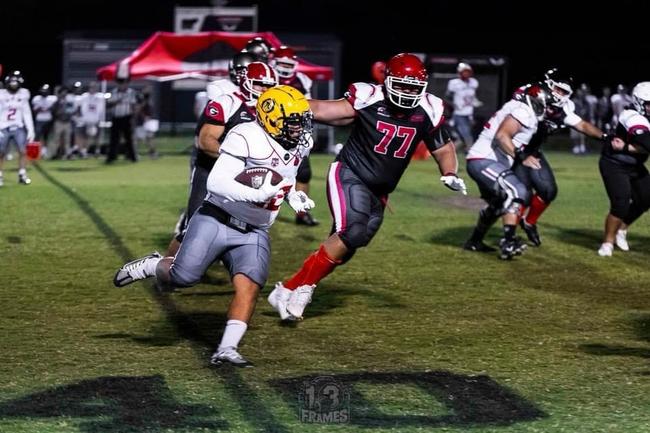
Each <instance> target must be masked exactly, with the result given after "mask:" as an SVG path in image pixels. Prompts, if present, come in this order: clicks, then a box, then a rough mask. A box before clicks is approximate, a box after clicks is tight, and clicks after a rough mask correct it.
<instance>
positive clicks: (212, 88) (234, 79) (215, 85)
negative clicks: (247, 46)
mask: <svg viewBox="0 0 650 433" xmlns="http://www.w3.org/2000/svg"><path fill="white" fill-rule="evenodd" d="M255 61H257V60H256V58H255V56H254V55H253V54H251V53H249V52H248V51H246V50H242V51H240V52H239V53H237V54H235V55H234V56H233V58H232V59H230V62H229V63H228V73H229V75H230V79H222V80H215V81H212V82H210V83H208V85H207V89H206V90H207V93H206V97H207V98H208V100H210V99H212V100H215V99H216V98H217V97H218V96H219V95H227V94H231V93H233V92H237V91H238V90H239V87H240V86H241V83H242V80H244V79H245V78H246V68H247V67H248V65H250V64H251V63H253V62H255ZM205 103H207V101H206V102H205ZM205 103H204V104H203V106H202V107H201V109H203V107H205Z"/></svg>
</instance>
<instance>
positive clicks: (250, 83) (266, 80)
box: [240, 62, 278, 100]
mask: <svg viewBox="0 0 650 433" xmlns="http://www.w3.org/2000/svg"><path fill="white" fill-rule="evenodd" d="M277 85H278V76H277V74H276V73H275V71H274V70H273V68H272V67H270V66H269V65H267V64H266V63H262V62H253V63H249V65H248V67H247V68H246V77H245V78H244V79H243V80H242V82H241V85H240V88H241V89H242V92H243V93H244V96H246V98H248V99H249V100H251V99H257V97H258V96H260V95H261V94H262V93H264V91H265V90H267V89H268V88H269V87H275V86H277ZM255 86H262V87H264V88H263V89H256V88H255Z"/></svg>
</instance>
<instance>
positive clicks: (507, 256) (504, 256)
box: [499, 238, 521, 260]
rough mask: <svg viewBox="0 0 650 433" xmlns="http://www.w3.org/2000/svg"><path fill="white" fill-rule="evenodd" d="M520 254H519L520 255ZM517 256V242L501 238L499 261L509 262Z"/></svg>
mask: <svg viewBox="0 0 650 433" xmlns="http://www.w3.org/2000/svg"><path fill="white" fill-rule="evenodd" d="M520 254H521V253H520ZM516 255H517V242H516V240H514V239H512V240H508V239H506V238H501V240H500V241H499V258H500V259H501V260H511V259H512V258H513V257H514V256H516Z"/></svg>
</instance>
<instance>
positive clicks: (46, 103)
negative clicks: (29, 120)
mask: <svg viewBox="0 0 650 433" xmlns="http://www.w3.org/2000/svg"><path fill="white" fill-rule="evenodd" d="M56 99H57V98H56V96H54V95H47V96H43V95H36V96H34V97H33V98H32V109H33V110H34V113H36V115H35V116H34V118H35V119H36V120H37V121H39V122H49V121H50V120H52V108H53V107H54V104H56Z"/></svg>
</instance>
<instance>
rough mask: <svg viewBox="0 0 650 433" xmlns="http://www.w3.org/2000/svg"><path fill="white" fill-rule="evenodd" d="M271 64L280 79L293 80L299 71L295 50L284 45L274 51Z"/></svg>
mask: <svg viewBox="0 0 650 433" xmlns="http://www.w3.org/2000/svg"><path fill="white" fill-rule="evenodd" d="M271 64H272V65H273V67H274V68H275V72H277V73H278V76H279V77H280V78H284V79H287V78H293V76H294V75H296V71H297V70H298V57H296V52H295V51H294V50H293V48H290V47H287V46H285V45H282V46H281V47H280V48H276V49H275V50H273V60H271Z"/></svg>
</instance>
